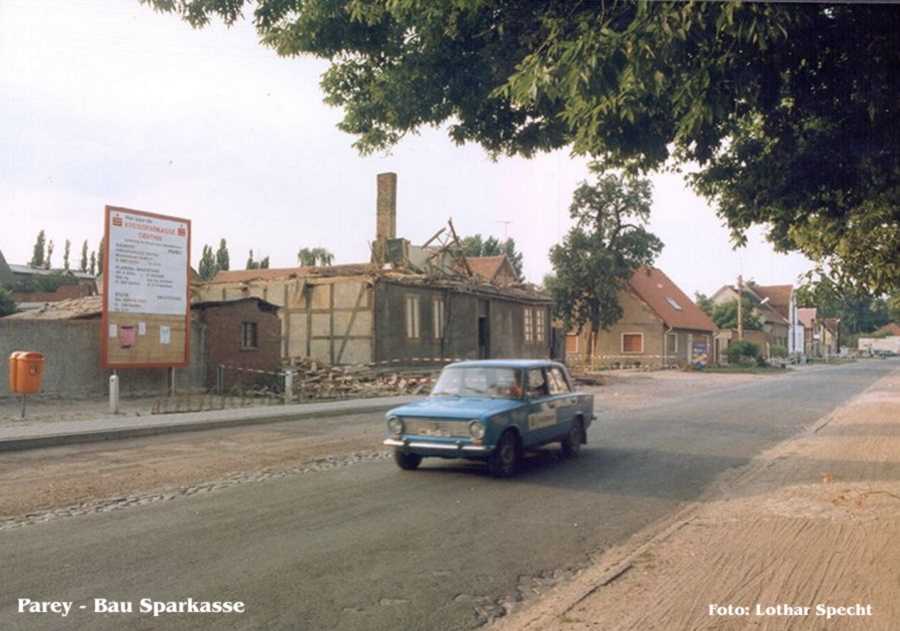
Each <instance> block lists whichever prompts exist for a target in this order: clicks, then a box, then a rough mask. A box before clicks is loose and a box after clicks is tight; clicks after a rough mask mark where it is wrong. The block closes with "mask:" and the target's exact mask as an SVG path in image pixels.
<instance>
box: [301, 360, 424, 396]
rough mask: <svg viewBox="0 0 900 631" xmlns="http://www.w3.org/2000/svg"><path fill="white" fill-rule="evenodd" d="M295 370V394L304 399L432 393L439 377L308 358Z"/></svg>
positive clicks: (418, 372) (416, 372)
mask: <svg viewBox="0 0 900 631" xmlns="http://www.w3.org/2000/svg"><path fill="white" fill-rule="evenodd" d="M293 370H294V371H295V372H294V396H295V398H296V399H298V400H301V401H302V400H305V399H344V398H348V399H351V398H352V399H355V398H368V397H380V396H398V395H404V394H410V395H415V394H428V393H429V392H431V387H432V385H433V384H434V380H435V373H434V372H432V371H426V370H418V371H415V372H402V373H401V372H379V371H374V370H371V369H366V368H360V367H352V366H351V367H345V366H328V365H325V364H323V363H321V362H316V361H312V360H308V359H304V360H299V361H296V360H295V363H294V366H293Z"/></svg>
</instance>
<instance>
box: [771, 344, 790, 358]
mask: <svg viewBox="0 0 900 631" xmlns="http://www.w3.org/2000/svg"><path fill="white" fill-rule="evenodd" d="M787 355H788V350H787V349H786V348H785V347H784V346H770V347H769V357H779V358H781V357H787Z"/></svg>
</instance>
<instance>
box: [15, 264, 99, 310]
mask: <svg viewBox="0 0 900 631" xmlns="http://www.w3.org/2000/svg"><path fill="white" fill-rule="evenodd" d="M0 287H3V288H5V289H8V290H10V291H12V292H13V299H14V300H15V301H16V303H17V304H18V305H19V309H31V308H34V307H37V306H40V305H42V304H44V303H47V302H59V301H60V300H71V299H74V298H85V297H87V296H93V295H95V294H96V293H97V284H96V281H95V279H94V277H93V276H92V275H91V274H90V273H88V272H81V271H77V270H64V269H43V268H36V267H31V266H30V265H16V264H12V263H8V262H7V261H6V259H5V258H4V257H3V253H2V252H0Z"/></svg>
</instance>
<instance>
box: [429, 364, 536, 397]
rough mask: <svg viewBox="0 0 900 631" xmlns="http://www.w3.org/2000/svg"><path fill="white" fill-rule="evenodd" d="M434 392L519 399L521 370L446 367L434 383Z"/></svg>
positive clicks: (436, 393)
mask: <svg viewBox="0 0 900 631" xmlns="http://www.w3.org/2000/svg"><path fill="white" fill-rule="evenodd" d="M432 394H434V395H444V394H445V395H450V396H467V395H484V396H490V397H495V396H497V397H503V398H514V399H518V398H520V397H521V396H522V387H521V385H520V384H519V371H518V370H516V369H514V368H486V367H483V366H469V367H462V366H460V367H449V368H445V369H444V370H443V371H442V372H441V376H440V377H439V378H438V381H437V383H436V384H435V385H434V389H433V390H432Z"/></svg>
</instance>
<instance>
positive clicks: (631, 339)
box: [622, 333, 644, 353]
mask: <svg viewBox="0 0 900 631" xmlns="http://www.w3.org/2000/svg"><path fill="white" fill-rule="evenodd" d="M622 352H623V353H643V352H644V334H643V333H623V334H622Z"/></svg>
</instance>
